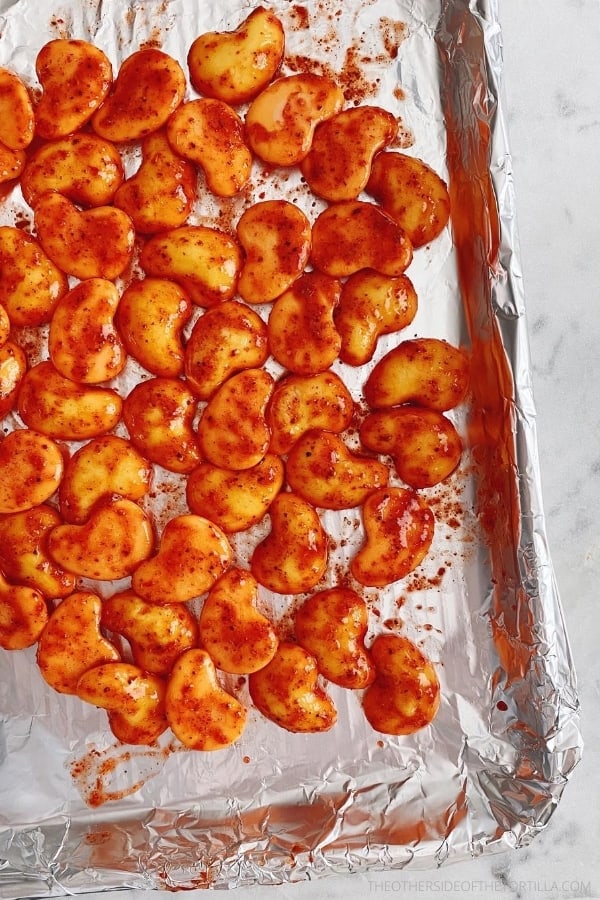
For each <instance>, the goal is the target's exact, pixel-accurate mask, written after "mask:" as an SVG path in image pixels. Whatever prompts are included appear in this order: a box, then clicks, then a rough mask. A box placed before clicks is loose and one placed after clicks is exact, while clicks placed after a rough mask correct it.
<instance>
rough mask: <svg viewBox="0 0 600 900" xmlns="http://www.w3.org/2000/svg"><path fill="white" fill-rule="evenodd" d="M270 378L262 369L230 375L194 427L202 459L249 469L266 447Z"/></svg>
mask: <svg viewBox="0 0 600 900" xmlns="http://www.w3.org/2000/svg"><path fill="white" fill-rule="evenodd" d="M273 385H274V382H273V378H272V376H271V375H270V374H269V373H268V372H267V371H265V370H264V369H246V370H245V371H243V372H238V373H237V375H232V376H231V378H229V379H228V380H227V381H226V382H225V383H224V384H222V385H221V387H220V388H218V389H217V391H216V392H215V393H214V394H213V395H212V397H211V399H210V400H209V401H208V404H207V405H206V407H205V409H204V412H203V413H202V418H201V419H200V424H199V426H198V443H199V446H200V453H201V455H202V457H203V458H204V459H205V460H207V461H208V462H210V463H212V464H213V465H214V466H220V467H222V468H225V469H236V470H238V469H250V468H252V467H253V466H256V465H258V463H259V462H260V461H261V459H264V457H265V455H266V453H267V450H268V448H269V438H270V433H269V428H268V425H267V422H266V419H265V410H266V406H267V403H268V402H269V397H270V396H271V394H272V392H273Z"/></svg>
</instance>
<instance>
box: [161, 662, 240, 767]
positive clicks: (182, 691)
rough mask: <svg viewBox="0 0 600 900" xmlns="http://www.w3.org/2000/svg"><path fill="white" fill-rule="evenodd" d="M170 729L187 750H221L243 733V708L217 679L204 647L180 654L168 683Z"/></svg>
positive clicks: (167, 696)
mask: <svg viewBox="0 0 600 900" xmlns="http://www.w3.org/2000/svg"><path fill="white" fill-rule="evenodd" d="M166 712H167V719H168V721H169V725H170V726H171V730H172V731H173V733H174V734H175V736H176V737H178V738H179V740H180V741H181V743H182V744H184V745H185V746H186V747H189V748H190V750H223V749H224V748H225V747H229V745H230V744H234V743H235V742H236V741H237V740H239V738H240V737H241V736H242V734H243V731H244V728H245V727H246V709H245V707H244V706H243V705H242V704H241V703H240V702H239V700H236V698H235V697H233V696H232V695H231V694H229V693H227V691H225V690H223V688H222V687H221V685H220V684H219V682H218V679H217V674H216V671H215V667H214V663H213V662H212V660H211V658H210V656H209V655H208V653H207V652H206V650H188V651H187V652H186V653H184V654H183V655H182V656H180V657H179V659H178V660H177V662H176V663H175V665H174V666H173V672H172V674H171V677H170V679H169V682H168V685H167V694H166Z"/></svg>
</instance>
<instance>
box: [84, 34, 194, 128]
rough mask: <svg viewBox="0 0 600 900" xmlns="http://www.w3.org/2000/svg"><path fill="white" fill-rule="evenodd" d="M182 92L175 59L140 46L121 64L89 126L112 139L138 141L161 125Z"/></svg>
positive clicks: (180, 73)
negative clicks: (109, 89) (110, 89)
mask: <svg viewBox="0 0 600 900" xmlns="http://www.w3.org/2000/svg"><path fill="white" fill-rule="evenodd" d="M184 93H185V75H184V73H183V69H182V68H181V66H180V65H179V63H178V62H177V60H176V59H173V57H172V56H169V55H168V54H167V53H163V51H162V50H157V49H156V48H155V47H144V48H143V49H141V50H136V51H135V52H134V53H132V54H131V56H128V57H127V59H126V60H124V62H123V63H122V64H121V67H120V69H119V71H118V74H117V77H116V79H115V83H114V85H113V89H112V91H111V93H110V94H109V95H108V97H107V98H106V100H105V101H104V103H103V104H102V106H101V107H100V109H99V110H98V111H97V112H95V113H94V115H93V117H92V128H93V129H94V131H95V132H96V134H99V135H100V136H101V137H103V138H106V139H107V140H109V141H114V142H115V143H117V144H119V143H124V142H126V141H139V140H140V139H141V138H144V137H146V135H148V134H151V133H152V132H153V131H158V129H159V128H161V127H162V126H163V125H164V124H165V122H166V121H167V119H168V118H169V116H170V115H171V113H172V112H173V111H174V110H176V109H177V107H178V106H179V104H180V103H181V102H182V100H183V95H184Z"/></svg>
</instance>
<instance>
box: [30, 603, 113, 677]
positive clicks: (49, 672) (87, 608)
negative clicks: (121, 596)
mask: <svg viewBox="0 0 600 900" xmlns="http://www.w3.org/2000/svg"><path fill="white" fill-rule="evenodd" d="M101 610H102V601H101V600H100V597H98V596H97V595H96V594H94V593H92V592H91V591H77V592H76V593H74V594H71V595H70V596H69V597H66V598H65V599H64V600H63V601H62V602H61V603H60V604H59V605H58V606H57V607H56V609H55V610H54V612H53V613H51V615H50V618H49V619H48V623H47V625H46V627H45V628H44V630H43V632H42V634H41V635H40V639H39V642H38V650H37V662H38V666H39V668H40V672H41V673H42V676H43V678H44V680H45V681H46V682H47V683H48V684H49V685H50V687H52V688H54V690H55V691H59V692H60V693H62V694H75V693H76V692H77V682H78V681H79V679H80V678H81V676H82V675H83V674H84V672H87V671H88V669H93V668H94V666H99V665H102V663H107V662H117V661H118V660H120V655H119V652H118V650H117V648H116V647H115V646H114V645H113V644H111V643H110V641H108V640H107V639H106V638H105V637H104V636H103V635H102V633H101V631H100V613H101Z"/></svg>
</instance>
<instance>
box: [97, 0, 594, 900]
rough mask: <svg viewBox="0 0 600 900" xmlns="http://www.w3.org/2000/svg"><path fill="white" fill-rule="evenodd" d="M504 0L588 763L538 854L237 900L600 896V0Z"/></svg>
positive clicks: (532, 295) (534, 346)
mask: <svg viewBox="0 0 600 900" xmlns="http://www.w3.org/2000/svg"><path fill="white" fill-rule="evenodd" d="M500 5H501V20H502V25H503V32H504V53H505V93H506V107H505V109H506V111H507V119H508V125H509V133H510V139H511V147H512V156H513V169H514V178H515V184H516V193H517V203H518V222H519V231H520V239H521V254H520V255H521V260H522V268H523V272H524V281H525V291H526V303H527V309H528V319H529V325H530V332H531V350H532V357H533V370H534V387H535V396H536V405H537V410H538V438H539V448H540V460H541V471H542V477H543V488H544V499H545V508H546V514H547V531H548V537H549V542H550V547H551V551H552V557H553V560H554V565H555V570H556V575H557V580H558V583H559V587H560V591H561V595H562V598H563V604H564V609H565V615H566V621H567V625H568V630H569V634H570V638H571V643H572V648H573V651H574V656H575V661H576V666H577V670H578V675H579V683H580V697H581V702H582V727H583V733H584V738H585V741H586V748H585V752H584V758H583V761H582V763H581V764H580V765H579V766H578V768H577V770H576V771H575V773H574V775H573V777H572V779H571V781H570V783H569V785H568V786H567V788H566V790H565V793H564V795H563V798H562V800H561V803H560V804H559V806H558V808H557V810H556V812H555V814H554V815H553V817H552V818H551V820H550V822H549V824H548V826H547V828H546V830H545V831H544V832H543V833H542V834H541V835H540V836H539V837H538V838H536V840H535V841H534V842H533V844H532V845H531V846H530V847H529V848H527V849H524V850H520V851H514V852H512V853H508V854H502V855H498V856H489V857H484V858H481V859H478V860H473V861H469V862H466V863H459V864H455V865H450V866H446V867H443V868H442V869H439V870H432V871H431V872H415V873H412V872H411V873H407V874H403V873H397V872H394V873H377V874H372V875H369V876H348V877H346V878H343V877H336V878H329V879H324V880H320V881H318V882H309V883H303V884H299V885H283V886H275V887H269V888H252V889H238V890H236V891H235V892H234V895H233V896H234V898H235V900H288V898H290V900H316V898H320V900H342V898H344V900H355V898H356V900H358V898H365V897H369V896H371V895H372V896H373V897H377V896H381V897H397V898H401V897H407V898H409V897H410V898H412V897H414V898H418V900H433V898H436V900H437V898H439V897H446V898H449V900H452V898H462V900H464V898H465V897H473V898H496V897H503V898H504V897H506V898H522V900H546V898H561V900H562V898H570V897H584V896H585V897H593V898H600V848H599V840H600V812H599V811H598V807H599V805H600V804H598V797H599V793H600V774H599V773H600V755H599V752H598V746H599V742H600V725H599V722H600V659H599V656H598V653H597V641H598V638H597V629H595V628H594V624H595V605H596V602H597V599H596V596H595V594H596V588H597V584H598V581H599V579H600V517H599V513H598V511H599V510H600V446H599V443H598V438H599V437H600V395H599V392H598V389H597V378H598V375H600V309H599V307H598V299H597V293H598V289H599V285H600V265H599V259H600V251H599V249H598V248H599V247H600V218H599V217H598V215H597V207H598V204H599V203H600V177H599V175H598V159H599V155H600V154H599V152H598V151H599V148H600V92H599V90H598V88H599V86H600V3H599V0H500ZM88 896H89V897H91V896H98V897H102V898H104V900H107V898H109V897H113V896H114V897H121V898H122V897H123V894H114V895H113V894H106V893H104V894H101V895H100V894H98V895H88ZM160 896H163V895H161V894H158V893H150V892H143V891H135V892H132V893H131V894H129V895H128V900H158V898H159V897H160ZM164 896H166V895H164ZM186 896H187V897H189V898H190V900H194V898H197V897H200V896H206V895H205V894H204V892H202V894H200V892H192V893H191V894H187V895H186Z"/></svg>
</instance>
